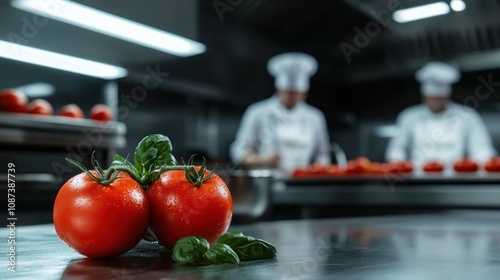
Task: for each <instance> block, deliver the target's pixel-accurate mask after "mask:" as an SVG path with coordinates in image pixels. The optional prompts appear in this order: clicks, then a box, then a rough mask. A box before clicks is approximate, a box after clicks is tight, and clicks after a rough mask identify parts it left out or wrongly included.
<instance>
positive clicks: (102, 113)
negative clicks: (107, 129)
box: [89, 104, 113, 122]
mask: <svg viewBox="0 0 500 280" xmlns="http://www.w3.org/2000/svg"><path fill="white" fill-rule="evenodd" d="M89 118H90V119H92V120H95V121H103V122H107V121H111V120H113V112H112V111H111V108H110V107H109V106H108V105H104V104H96V105H94V106H93V107H92V109H90V113H89Z"/></svg>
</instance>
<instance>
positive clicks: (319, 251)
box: [0, 211, 500, 280]
mask: <svg viewBox="0 0 500 280" xmlns="http://www.w3.org/2000/svg"><path fill="white" fill-rule="evenodd" d="M232 228H233V229H239V230H242V231H243V232H244V233H245V234H246V235H251V236H255V237H259V238H263V239H265V240H267V241H269V242H271V243H273V244H275V245H276V247H277V248H278V258H277V260H270V261H255V262H245V263H242V264H240V265H208V266H186V265H179V264H175V263H173V261H172V260H171V259H170V256H169V255H168V254H162V253H159V252H158V250H157V249H158V245H157V244H154V243H146V242H141V243H140V244H139V245H138V246H136V247H135V248H134V249H133V250H131V251H130V252H128V253H126V254H124V255H122V256H120V257H117V258H113V259H108V260H90V259H86V258H84V257H82V256H81V255H79V254H78V253H75V252H74V251H73V250H71V249H70V248H69V247H67V246H66V245H65V244H63V243H62V242H61V241H60V240H59V238H58V237H57V235H56V234H55V232H54V229H53V225H50V224H49V225H37V226H24V227H18V228H16V272H9V271H8V270H7V268H6V267H5V266H4V271H2V272H0V276H1V278H2V279H24V278H26V279H30V278H31V279H59V278H60V279H119V280H120V279H128V280H136V279H383V280H391V279H398V280H399V279H405V280H407V279H419V280H420V279H441V280H458V279H498V275H500V265H499V264H500V211H447V212H440V213H429V214H418V215H396V216H383V217H368V218H342V219H341V218H336V219H324V220H295V221H275V222H263V223H256V224H249V225H243V226H234V227H232ZM0 233H1V234H2V235H3V236H8V234H9V232H8V229H6V228H2V229H1V231H0ZM5 240H7V239H5ZM4 245H5V246H4ZM4 245H2V248H7V246H6V245H7V241H5V244H4ZM2 251H4V249H3V250H2ZM4 252H5V251H4ZM4 258H5V259H6V260H7V258H6V257H5V254H4ZM4 263H5V262H4Z"/></svg>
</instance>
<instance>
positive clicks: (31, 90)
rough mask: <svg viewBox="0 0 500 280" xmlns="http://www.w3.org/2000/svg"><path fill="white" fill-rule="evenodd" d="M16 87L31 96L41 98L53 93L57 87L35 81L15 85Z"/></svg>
mask: <svg viewBox="0 0 500 280" xmlns="http://www.w3.org/2000/svg"><path fill="white" fill-rule="evenodd" d="M14 89H16V90H19V91H21V92H23V93H24V94H26V96H27V97H30V98H40V97H46V96H50V95H53V94H54V93H55V92H56V89H55V88H54V86H53V85H51V84H47V83H33V84H27V85H23V86H18V87H15V88H14Z"/></svg>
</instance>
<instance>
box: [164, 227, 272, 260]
mask: <svg viewBox="0 0 500 280" xmlns="http://www.w3.org/2000/svg"><path fill="white" fill-rule="evenodd" d="M277 255H278V251H277V250H276V247H275V246H274V245H272V244H271V243H269V242H266V241H264V240H262V239H258V238H255V237H251V236H245V235H243V233H241V231H229V232H226V233H225V234H223V235H222V236H221V237H220V238H219V239H218V240H217V244H215V245H214V246H212V247H210V245H209V243H208V241H207V240H206V239H205V238H204V237H200V236H188V237H184V238H181V239H179V240H178V241H177V242H176V243H175V245H174V247H173V253H172V259H173V260H174V261H176V262H179V263H185V264H187V263H189V264H200V263H210V264H222V263H232V264H237V263H240V262H242V261H255V260H263V259H274V258H276V257H277Z"/></svg>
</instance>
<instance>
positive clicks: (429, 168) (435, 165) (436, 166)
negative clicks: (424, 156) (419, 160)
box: [423, 161, 444, 172]
mask: <svg viewBox="0 0 500 280" xmlns="http://www.w3.org/2000/svg"><path fill="white" fill-rule="evenodd" d="M423 170H424V171H425V172H441V171H443V170H444V165H443V164H442V163H441V162H439V161H429V162H427V163H425V164H424V167H423Z"/></svg>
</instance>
